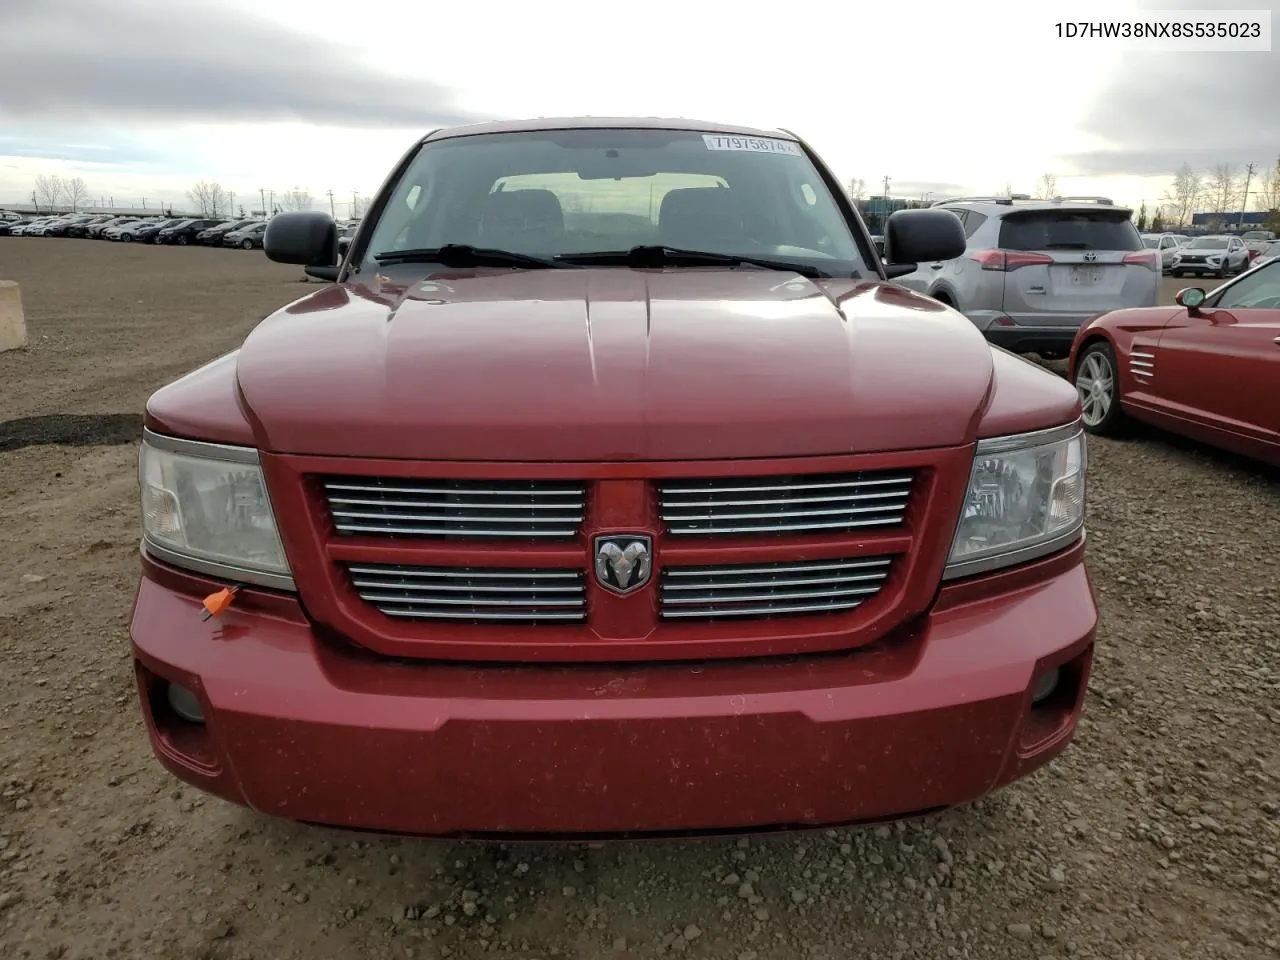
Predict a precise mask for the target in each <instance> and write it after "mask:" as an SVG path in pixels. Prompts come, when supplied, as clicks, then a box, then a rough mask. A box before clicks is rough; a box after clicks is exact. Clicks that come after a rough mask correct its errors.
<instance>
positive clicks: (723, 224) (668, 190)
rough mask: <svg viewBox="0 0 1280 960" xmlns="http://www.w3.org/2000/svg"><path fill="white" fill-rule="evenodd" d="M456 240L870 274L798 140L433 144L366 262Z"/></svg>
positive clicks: (686, 136)
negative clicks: (685, 255) (663, 252)
mask: <svg viewBox="0 0 1280 960" xmlns="http://www.w3.org/2000/svg"><path fill="white" fill-rule="evenodd" d="M450 245H469V246H474V247H479V248H484V249H489V250H505V251H512V252H515V253H521V254H527V255H530V256H535V257H540V258H547V259H549V258H557V257H564V258H565V259H566V260H572V259H573V258H574V255H590V254H605V253H610V252H619V251H627V250H630V249H632V248H634V247H638V246H650V245H662V246H667V247H672V248H678V249H680V250H685V251H690V250H696V251H705V252H707V253H714V254H723V255H727V256H741V257H744V258H752V257H754V258H756V259H767V260H769V261H779V262H782V263H786V262H794V263H796V264H797V265H804V266H806V267H808V268H810V270H811V272H813V273H820V274H829V275H845V276H849V275H853V274H860V273H863V272H872V273H874V271H867V270H866V267H865V265H864V262H863V259H862V256H861V254H860V253H859V250H858V245H857V242H856V241H855V239H854V237H853V234H852V232H851V231H850V229H849V225H848V223H847V221H846V220H845V218H844V215H843V214H842V212H841V209H840V207H839V206H837V204H836V201H835V199H834V197H833V196H832V195H831V191H830V190H829V189H828V188H827V186H826V184H825V182H824V181H823V179H822V177H821V176H820V175H819V173H818V171H817V169H816V168H815V167H814V165H813V163H812V162H810V160H809V158H808V157H807V156H806V155H805V153H804V152H803V150H801V148H800V146H799V144H797V143H795V142H794V141H792V140H787V139H782V138H771V137H766V138H755V137H742V136H730V135H723V134H704V133H701V132H694V131H685V130H658V129H635V128H630V129H622V128H619V129H580V130H544V131H529V132H524V131H521V132H511V133H487V134H474V135H470V136H461V137H452V138H449V139H445V140H440V141H436V142H428V143H426V144H424V145H423V146H422V148H421V149H420V150H419V152H418V154H417V156H416V157H415V158H414V159H413V160H412V161H411V163H410V165H409V166H408V168H407V170H406V171H405V174H404V176H403V177H402V178H401V179H400V181H399V182H398V183H397V184H396V185H395V187H394V189H393V190H392V192H391V195H390V197H389V198H388V200H387V204H386V207H385V208H384V209H383V211H382V214H381V216H380V217H379V219H378V222H377V224H376V225H375V227H374V229H373V231H372V232H371V233H370V237H369V241H368V244H367V247H366V248H365V249H364V251H363V256H364V257H365V258H367V259H368V260H369V261H371V262H372V261H373V259H374V258H375V257H378V256H379V255H382V256H383V258H384V260H386V258H387V255H389V254H393V253H395V252H396V251H410V250H419V251H420V250H433V249H437V248H441V247H446V246H450ZM584 262H587V261H584ZM597 262H599V261H597Z"/></svg>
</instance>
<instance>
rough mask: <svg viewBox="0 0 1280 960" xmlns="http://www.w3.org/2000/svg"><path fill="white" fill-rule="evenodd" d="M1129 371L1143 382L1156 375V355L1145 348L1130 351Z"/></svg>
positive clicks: (1149, 380)
mask: <svg viewBox="0 0 1280 960" xmlns="http://www.w3.org/2000/svg"><path fill="white" fill-rule="evenodd" d="M1129 372H1130V373H1131V374H1133V376H1134V377H1136V378H1137V379H1138V380H1139V381H1141V382H1142V383H1150V382H1151V378H1152V377H1154V376H1155V375H1156V355H1155V354H1154V353H1148V352H1146V351H1143V350H1131V351H1129Z"/></svg>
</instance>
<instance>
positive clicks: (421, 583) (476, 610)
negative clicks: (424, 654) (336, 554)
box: [347, 563, 587, 624]
mask: <svg viewBox="0 0 1280 960" xmlns="http://www.w3.org/2000/svg"><path fill="white" fill-rule="evenodd" d="M347 572H348V573H349V574H350V577H351V583H352V586H354V587H355V589H356V592H357V593H358V594H359V595H360V599H361V600H363V601H364V602H365V603H367V604H369V605H371V606H373V607H375V608H376V609H377V610H378V611H379V612H381V613H383V614H384V615H386V616H388V617H395V618H397V619H401V620H447V621H453V622H459V621H461V622H472V623H502V622H510V623H517V622H518V623H527V624H534V623H580V622H582V621H583V620H585V619H586V615H587V599H586V578H585V576H584V575H583V573H582V571H581V570H574V569H515V568H510V569H507V568H498V567H487V568H478V567H475V568H473V567H418V566H406V565H399V564H369V563H359V564H350V565H348V567H347Z"/></svg>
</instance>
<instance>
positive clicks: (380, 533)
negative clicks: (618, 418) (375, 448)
mask: <svg viewBox="0 0 1280 960" xmlns="http://www.w3.org/2000/svg"><path fill="white" fill-rule="evenodd" d="M321 485H322V487H323V489H324V493H325V498H326V499H327V501H328V504H329V513H330V516H331V517H332V518H333V525H334V528H335V529H336V531H337V532H338V533H339V534H342V535H347V536H350V535H358V536H373V537H419V538H421V537H445V538H451V539H505V540H550V539H565V540H567V539H570V538H572V537H573V536H574V535H575V534H576V533H577V532H578V528H579V527H580V526H581V525H582V520H583V516H584V513H583V511H584V503H585V500H586V487H585V484H583V483H580V482H579V483H573V482H568V483H564V482H558V481H526V480H435V479H431V480H415V479H409V478H405V477H390V478H384V477H325V478H323V479H322V480H321Z"/></svg>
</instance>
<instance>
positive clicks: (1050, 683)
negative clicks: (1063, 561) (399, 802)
mask: <svg viewBox="0 0 1280 960" xmlns="http://www.w3.org/2000/svg"><path fill="white" fill-rule="evenodd" d="M1061 675H1062V671H1061V670H1059V669H1058V668H1057V667H1054V668H1053V669H1052V670H1049V671H1048V672H1046V673H1043V674H1041V675H1040V678H1039V679H1038V680H1036V685H1035V689H1033V690H1032V691H1031V702H1032V703H1033V704H1035V703H1041V702H1043V701H1044V700H1047V699H1048V698H1049V697H1050V696H1052V695H1053V691H1055V690H1057V689H1058V679H1059V677H1060V676H1061ZM175 709H176V708H175Z"/></svg>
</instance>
